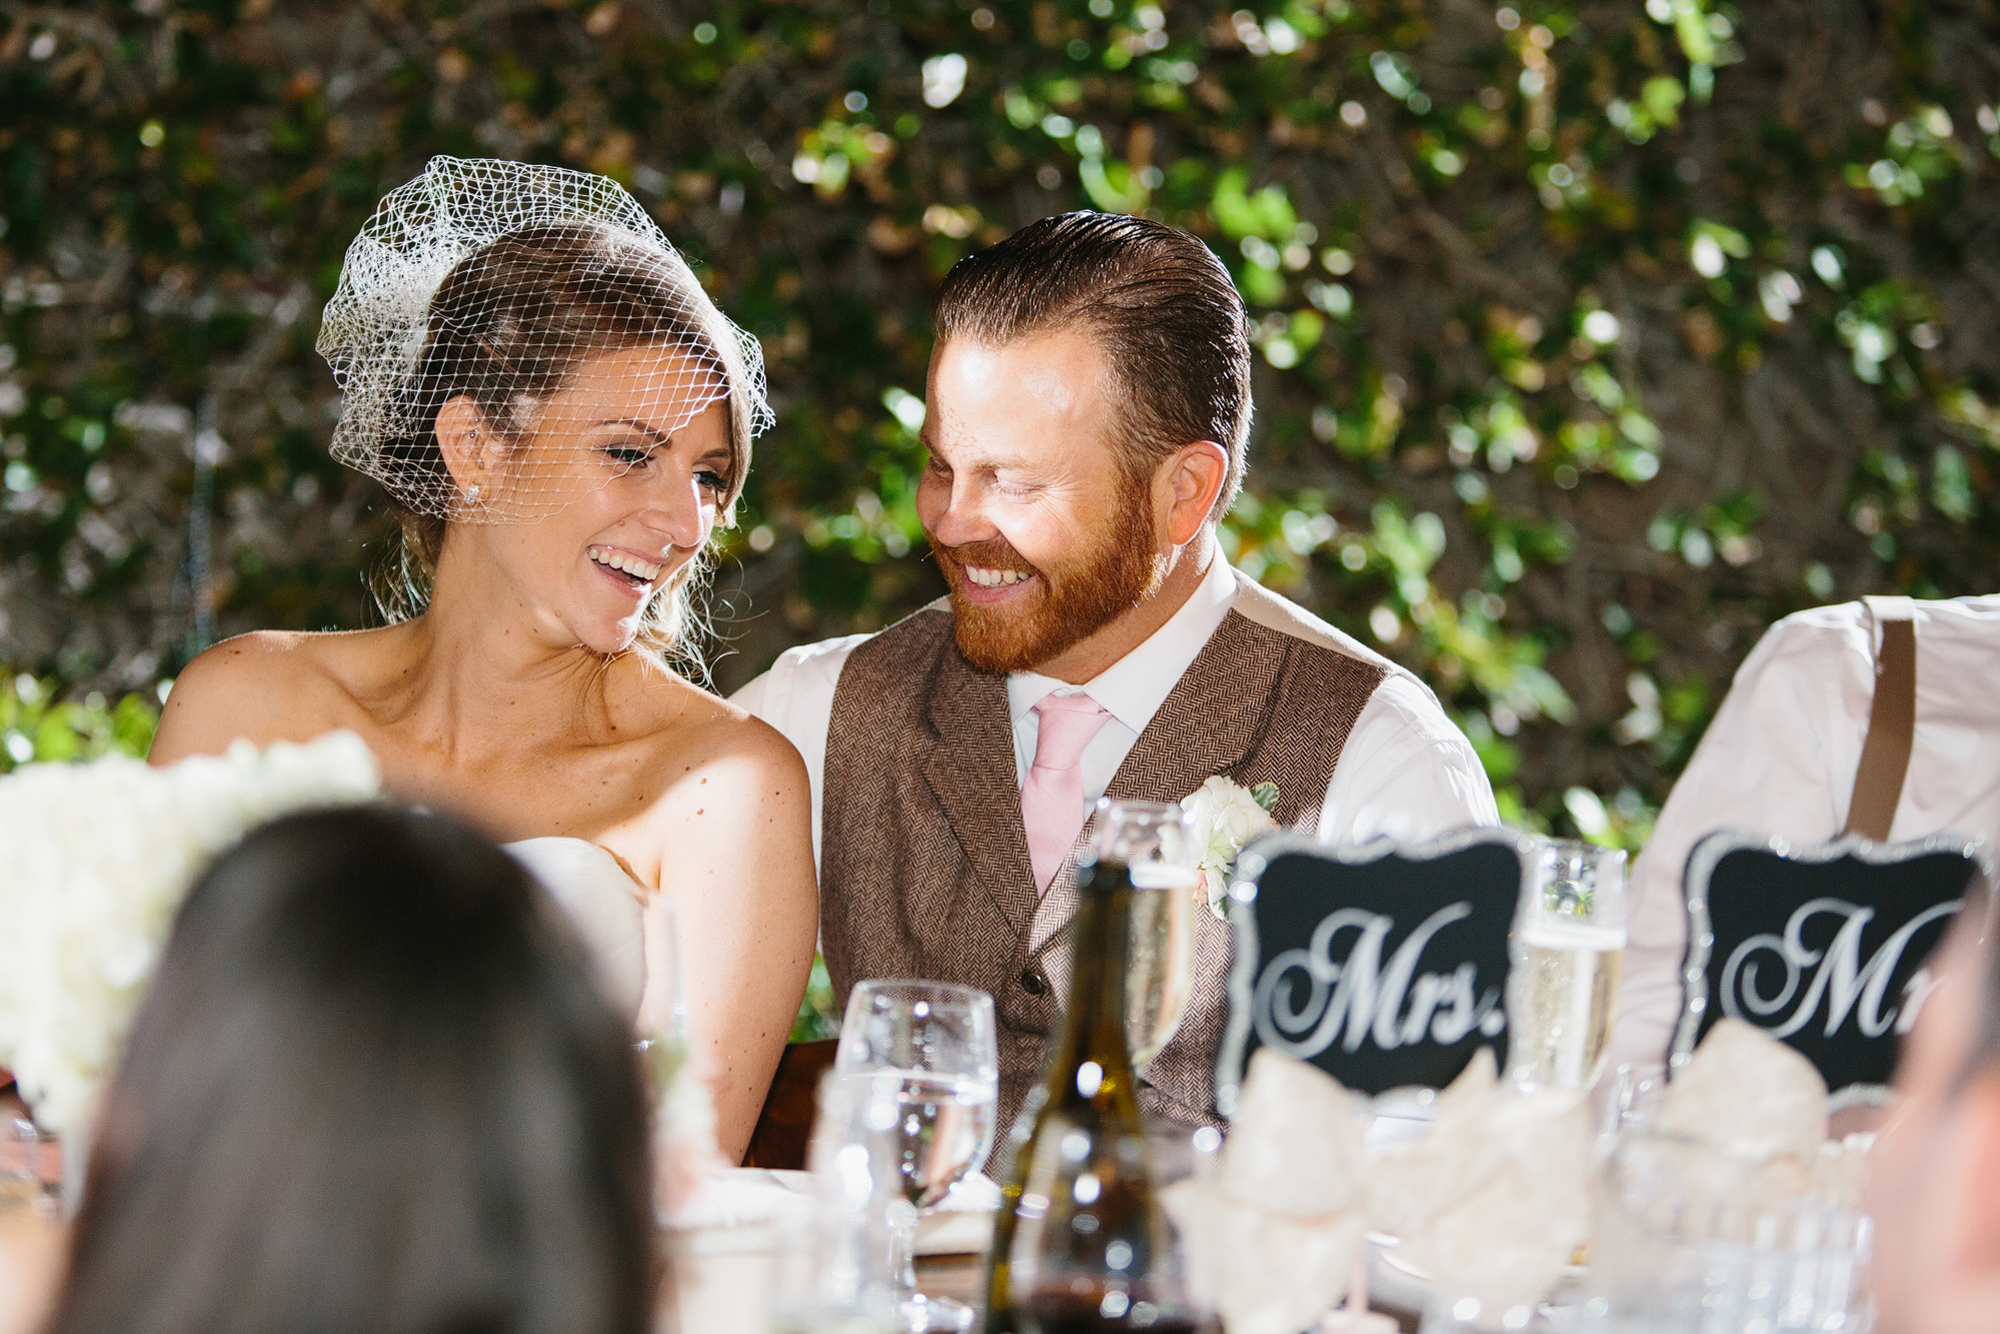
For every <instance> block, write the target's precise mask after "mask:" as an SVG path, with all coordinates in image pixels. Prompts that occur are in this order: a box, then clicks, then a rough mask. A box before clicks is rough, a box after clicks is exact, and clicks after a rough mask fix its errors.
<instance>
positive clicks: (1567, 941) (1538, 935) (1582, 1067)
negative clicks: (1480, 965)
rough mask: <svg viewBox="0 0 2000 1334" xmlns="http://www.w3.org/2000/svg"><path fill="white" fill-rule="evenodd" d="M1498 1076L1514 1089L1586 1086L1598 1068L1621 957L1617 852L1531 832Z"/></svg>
mask: <svg viewBox="0 0 2000 1334" xmlns="http://www.w3.org/2000/svg"><path fill="white" fill-rule="evenodd" d="M1515 930H1516V934H1517V936H1518V941H1517V946H1516V956H1517V957H1516V961H1515V966H1514V970H1513V973H1512V974H1511V975H1510V977H1509V979H1508V996H1507V1028H1508V1033H1507V1077H1508V1079H1509V1080H1510V1081H1511V1082H1513V1083H1514V1084H1515V1085H1517V1086H1518V1087H1521V1088H1528V1089H1536V1088H1558V1089H1587V1088H1589V1087H1591V1086H1592V1085H1593V1084H1595V1083H1596V1082H1597V1077H1598V1076H1599V1075H1600V1074H1602V1073H1603V1070H1604V1058H1605V1052H1606V1048H1607V1047H1608V1046H1609V1044H1610V1040H1611V1026H1612V1023H1613V1021H1614V1020H1615V1019H1616V1018H1617V1012H1618V979H1619V974H1620V972H1621V971H1622V969H1623V966H1624V960H1625V853H1624V850H1623V849H1620V848H1600V847H1598V846H1596V845H1595V844H1591V843H1578V842H1573V841H1568V840H1559V839H1544V840H1540V847H1539V850H1538V853H1537V856H1536V862H1535V866H1534V868H1533V873H1532V874H1531V875H1530V876H1529V877H1528V885H1527V897H1526V901H1525V902H1524V903H1523V904H1522V905H1521V910H1520V914H1519V916H1518V918H1517V920H1516V923H1515Z"/></svg>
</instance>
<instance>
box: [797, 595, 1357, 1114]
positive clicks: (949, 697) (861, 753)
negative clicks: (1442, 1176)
mask: <svg viewBox="0 0 2000 1334" xmlns="http://www.w3.org/2000/svg"><path fill="white" fill-rule="evenodd" d="M1248 598H1256V599H1260V600H1267V601H1269V602H1271V603H1275V604H1276V605H1277V607H1278V608H1281V609H1282V610H1281V611H1280V613H1279V619H1288V618H1299V617H1300V615H1301V614H1300V613H1299V612H1298V611H1297V610H1296V609H1295V608H1293V607H1292V606H1291V605H1290V604H1289V603H1285V602H1283V600H1282V599H1279V598H1277V597H1276V596H1275V595H1273V594H1270V593H1267V592H1265V591H1264V590H1262V589H1260V588H1257V587H1255V586H1246V587H1244V588H1243V590H1242V592H1241V593H1240V594H1239V602H1238V606H1241V605H1242V599H1248ZM1383 675H1384V671H1383V669H1382V668H1381V667H1379V666H1377V665H1376V664H1373V663H1368V662H1363V661H1361V660H1359V659H1356V658H1353V657H1350V656H1348V655H1347V654H1344V653H1341V652H1338V651H1336V650H1334V649H1330V648H1325V647H1322V646H1321V645H1319V644H1316V643H1312V642H1309V641H1307V640H1305V639H1301V638H1297V637H1294V636H1292V635H1289V634H1286V633H1284V632H1282V631H1280V630H1274V629H1271V628H1269V627H1268V626H1266V625H1262V624H1259V623H1258V622H1256V621H1253V620H1251V619H1249V618H1248V617H1246V616H1244V615H1243V614H1242V613H1241V612H1240V611H1236V610H1232V611H1231V612H1230V613H1229V614H1228V615H1227V616H1226V617H1225V618H1224V619H1223V622H1222V625H1221V626H1220V627H1219V628H1218V629H1217V630H1216V632H1215V633H1214V634H1213V635H1212V636H1210V638H1209V641H1208V643H1207V644H1206V645H1205V646H1204V647H1203V648H1202V650H1201V653H1200V654H1199V655H1198V656H1197V657H1196V658H1195V660H1194V663H1193V664H1192V665H1191V666H1190V667H1189V668H1188V670H1187V672H1186V674H1185V675H1183V676H1182V677H1181V679H1180V681H1179V683H1178V684H1176V685H1175V687H1174V689H1173V691H1172V692H1171V693H1170V694H1169V695H1168V696H1167V699H1166V702H1165V703H1163V704H1162V705H1161V706H1160V710H1159V712H1158V713H1157V714H1155V715H1154V717H1153V721H1152V722H1151V724H1150V725H1148V726H1147V728H1146V730H1145V731H1144V732H1143V733H1141V734H1140V736H1139V739H1138V742H1137V743H1136V744H1135V745H1134V746H1133V748H1132V751H1131V753H1130V754H1129V755H1128V756H1126V758H1125V762H1124V764H1123V765H1121V766H1120V767H1119V770H1118V772H1117V774H1116V775H1114V776H1113V778H1112V780H1111V784H1110V787H1109V788H1108V789H1107V795H1109V796H1112V797H1125V798H1132V799H1139V800H1146V801H1178V800H1180V799H1181V798H1182V797H1184V796H1186V795H1187V794H1188V793H1190V792H1193V791H1194V790H1195V789H1196V788H1198V787H1200V786H1201V785H1202V783H1203V782H1204V781H1206V780H1207V779H1208V778H1210V777H1212V776H1214V775H1216V774H1223V775H1226V776H1228V777H1230V778H1232V779H1234V780H1236V781H1237V782H1239V783H1241V784H1243V785H1244V786H1246V787H1249V786H1252V785H1254V784H1257V783H1265V782H1269V783H1276V784H1277V785H1278V791H1279V798H1278V809H1277V812H1276V814H1277V819H1278V822H1279V823H1280V824H1282V825H1292V824H1297V823H1300V822H1302V821H1303V822H1305V823H1306V824H1307V827H1311V825H1312V824H1313V823H1314V822H1316V821H1317V819H1318V816H1319V810H1320V806H1321V803H1322V802H1323V801H1324V800H1325V797H1326V788H1327V783H1328V781H1329V780H1330V779H1331V778H1332V776H1333V768H1334V764H1335V763H1336V762H1337V761H1338V760H1339V758H1340V751H1341V748H1342V747H1343V746H1344V745H1345V744H1346V743H1347V735H1348V733H1349V731H1351V730H1352V728H1353V726H1354V720H1355V718H1356V717H1358V716H1359V715H1360V712H1361V709H1362V706H1363V705H1364V704H1366V703H1367V702H1368V697H1369V696H1370V695H1371V694H1373V693H1374V690H1375V687H1376V686H1377V685H1378V684H1379V683H1380V682H1381V680H1382V678H1383ZM823 791H824V797H823V799H822V800H823V807H822V817H823V823H822V833H821V840H820V842H821V848H820V943H821V947H822V949H823V950H824V951H825V953H826V962H827V969H828V971H829V973H830V974H831V975H832V980H833V988H834V994H835V997H836V998H837V999H838V1000H839V1001H840V1003H841V1004H842V1005H845V1003H846V997H847V992H848V990H849V988H851V987H852V986H853V985H854V983H856V982H857V981H860V980H862V979H864V978H871V977H920V978H930V979H935V980H940V981H949V982H959V983H964V984H966V985H969V986H975V987H979V988H981V989H983V990H985V991H989V992H991V993H992V995H993V1000H994V1004H995V1006H996V1008H997V1010H998V1016H999V1024H1000V1033H999V1041H1000V1118H999V1119H1000V1125H999V1131H998V1137H997V1138H996V1140H995V1143H996V1144H1004V1143H1006V1135H1007V1130H1008V1127H1009V1126H1010V1125H1011V1123H1012V1122H1013V1119H1014V1114H1015V1112H1016V1111H1017V1110H1018V1109H1019V1108H1020V1106H1021V1100H1022V1098H1023V1097H1024V1096H1025V1095H1026V1093H1027V1090H1028V1087H1029V1085H1030V1083H1031V1082H1032V1081H1033V1080H1034V1079H1035V1078H1036V1077H1037V1074H1038V1071H1039V1068H1040V1065H1041V1061H1042V1057H1043V1050H1044V1048H1045V1047H1046V1045H1047V1043H1048V1040H1049V1035H1050V1033H1051V1032H1052V1031H1053V1030H1054V1028H1055V1026H1056V1025H1057V1024H1058V1023H1059V1022H1060V1021H1061V1014H1062V1003H1063V997H1064V995H1066V994H1067V991H1068V980H1069V949H1070V946H1069V939H1068V928H1069V925H1070V921H1071V919H1072V918H1073V917H1074V916H1075V913H1076V867H1075V852H1074V851H1072V852H1071V855H1070V858H1069V860H1068V861H1066V862H1065V863H1064V865H1063V867H1062V869H1061V870H1059V871H1058V872H1057V873H1056V878H1055V881H1054V883H1052V884H1051V885H1050V886H1049V890H1048V892H1047V893H1046V894H1045V895H1043V896H1041V898H1040V901H1039V902H1038V901H1037V898H1036V894H1035V885H1034V879H1033V872H1032V871H1031V870H1030V869H1029V864H1028V842H1027V834H1026V832H1025V831H1024V830H1023V828H1022V825H1021V792H1020V785H1019V783H1018V782H1017V780H1016V778H1015V768H1014V738H1013V728H1012V724H1011V722H1010V720H1009V717H1008V711H1007V684H1006V679H1005V678H1004V677H1001V676H995V675H990V674H986V673H981V672H978V671H975V670H974V669H973V668H972V667H971V666H970V665H969V664H967V662H966V661H965V659H964V658H963V657H961V656H960V655H959V652H958V649H957V647H956V646H955V645H954V644H953V642H952V633H951V616H950V614H949V613H948V612H944V611H941V610H935V609H929V608H927V609H925V610H924V611H920V612H918V613H917V614H916V615H914V616H911V617H909V618H908V619H906V620H904V621H901V622H899V623H898V624H896V625H894V626H892V627H890V628H889V629H888V630H886V631H884V632H883V633H881V634H879V635H877V636H876V637H875V638H873V639H871V640H869V641H868V642H866V643H864V644H863V645H862V646H861V647H859V648H857V649H856V650H855V651H854V653H853V655H852V656H851V657H850V658H849V659H848V660H847V663H846V665H845V667H844V668H843V669H842V672H841V676H840V683H839V685H838V687H837V688H836V689H835V692H834V697H833V713H832V718H831V721H830V725H829V727H828V731H827V742H826V778H825V786H824V789H823ZM1080 841H1081V840H1079V842H1080ZM1197 921H1198V923H1199V925H1198V927H1197V935H1196V947H1195V960H1196V978H1195V990H1194V995H1193V998H1192V1000H1191V1001H1190V1002H1189V1005H1188V1011H1187V1016H1186V1018H1185V1019H1184V1020H1183V1021H1182V1023H1181V1027H1180V1031H1179V1033H1178V1034H1177V1035H1176V1036H1175V1037H1174V1040H1173V1041H1172V1042H1170V1043H1169V1044H1168V1045H1167V1047H1166V1048H1165V1049H1164V1050H1163V1051H1161V1052H1160V1054H1159V1055H1158V1056H1157V1057H1155V1058H1154V1060H1153V1064H1152V1066H1151V1068H1150V1069H1149V1070H1148V1071H1147V1073H1146V1083H1148V1084H1150V1085H1151V1086H1152V1088H1151V1090H1150V1092H1149V1093H1148V1096H1147V1098H1146V1102H1147V1104H1148V1110H1149V1111H1153V1112H1156V1113H1159V1114H1161V1115H1164V1116H1168V1117H1172V1118H1174V1119H1177V1120H1181V1121H1186V1122H1208V1123H1215V1122H1216V1120H1217V1118H1216V1114H1215V1085H1214V1081H1215V1057H1216V1047H1217V1044H1218V1043H1219V1042H1220V1041H1221V1037H1222V1031H1223V1027H1224V1024H1225V1022H1226V1019H1227V1009H1228V995H1227V979H1228V976H1229V964H1230V959H1231V956H1232V952H1233V951H1232V944H1231V937H1230V931H1229V928H1228V927H1227V926H1226V925H1224V924H1223V923H1222V922H1220V921H1218V920H1217V919H1215V918H1214V917H1212V916H1211V915H1209V914H1208V913H1206V912H1203V913H1199V914H1197Z"/></svg>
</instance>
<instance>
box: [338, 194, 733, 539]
mask: <svg viewBox="0 0 2000 1334" xmlns="http://www.w3.org/2000/svg"><path fill="white" fill-rule="evenodd" d="M318 348H319V352H320V354H321V355H322V356H324V357H325V358H326V360H327V364H328V365H330V366H331V367H332V368H333V375H334V379H335V380H336V381H337V382H338V383H339V385H340V387H341V390H342V392H343V394H344V395H345V398H344V402H343V407H342V412H341V417H340V423H339V425H338V426H337V427H335V429H334V434H333V446H332V448H333V455H334V457H335V458H337V459H339V460H340V461H341V462H342V463H345V464H347V465H349V466H350V467H353V468H355V469H357V470H359V471H361V472H364V473H366V474H368V475H369V476H371V477H373V478H375V479H376V480H378V481H379V482H381V483H382V484H383V485H384V486H385V487H387V488H388V490H389V491H390V493H391V494H392V495H394V496H395V497H396V498H397V500H398V501H400V502H401V504H402V505H403V506H404V507H406V508H407V509H408V510H409V511H410V513H411V514H412V515H413V516H419V517H420V518H424V519H432V520H435V519H446V520H450V521H452V522H471V523H486V522H502V523H516V522H523V521H530V520H534V519H538V518H541V517H545V516H547V515H549V514H553V513H555V512H557V511H559V510H562V509H564V508H565V507H567V506H569V505H571V504H574V503H576V502H577V501H578V500H581V499H584V498H585V497H592V496H595V497H597V498H598V499H600V500H603V501H605V502H606V503H607V504H608V505H610V506H612V507H613V508H615V507H616V506H618V505H620V504H625V503H627V502H629V503H630V505H632V506H640V505H645V504H648V503H653V502H652V501H651V500H649V494H650V493H649V492H647V490H646V488H649V487H651V488H660V487H669V488H671V487H672V486H674V485H678V486H679V487H680V488H681V490H682V492H683V493H685V491H686V488H687V485H688V481H689V477H688V467H687V464H688V460H689V459H690V458H692V460H693V463H694V468H695V471H694V477H695V485H697V486H699V487H701V488H703V494H704V495H705V496H707V497H708V498H710V499H712V500H713V501H714V503H715V505H716V507H717V510H718V512H719V513H722V514H725V515H726V514H727V512H728V510H729V508H730V506H731V505H732V504H733V503H734V501H735V499H736V496H737V494H738V493H739V492H740V491H741V489H742V486H743V478H744V474H745V472H746V471H747V470H748V468H749V463H750V439H751V437H752V436H753V435H754V434H756V433H757V432H758V431H760V430H762V429H764V428H765V427H766V426H768V425H769V424H770V422H771V410H770V408H769V406H768V405H767V404H766V402H765V398H764V373H763V357H762V354H761V351H760V349H759V347H758V344H757V340H756V339H755V338H753V337H751V336H750V335H748V334H746V333H744V332H743V331H742V330H740V329H738V328H737V327H736V326H735V325H733V324H731V323H730V322H729V320H728V319H727V318H725V317H724V316H723V314H722V312H721V311H719V310H717V309H716V307H715V304H714V303H713V302H712V301H710V300H709V298H708V295H707V294H706V293H705V292H703V290H702V288H701V284H700V282H699V281H697V280H696V278H695V276H694V274H693V272H692V271H691V270H690V269H689V268H688V265H687V263H686V261H685V260H683V259H682V258H681V256H680V255H679V254H678V253H677V252H676V251H675V250H674V248H673V246H672V245H671V244H669V243H668V241H667V238H666V237H665V235H663V234H662V233H661V231H660V229H659V228H658V227H657V226H656V225H655V224H654V223H653V220H652V219H651V218H650V217H648V216H647V215H646V212H645V210H644V209H642V208H640V206H639V204H638V202H637V201H636V200H634V199H633V198H632V196H631V195H629V194H627V193H626V192H625V190H624V189H623V188H622V187H621V186H619V184H618V183H617V182H615V181H612V180H610V179H608V178H606V177H603V176H595V175H591V174H589V173H587V172H578V171H568V170H565V169H562V168H559V167H546V166H536V165H532V164H527V163H519V162H506V161H494V160H475V161H467V160H463V159H458V158H449V157H436V158H433V159H431V162H430V164H429V166H428V167H427V168H426V169H425V171H424V174H423V175H422V176H419V177H418V178H417V179H415V180H413V181H411V182H409V183H408V184H407V185H404V186H402V187H400V188H398V189H397V190H395V191H393V192H392V193H390V194H389V195H388V196H387V197H386V198H384V199H383V201H382V203H381V206H380V207H379V208H377V209H376V211H375V214H374V216H372V217H371V218H370V219H369V220H368V222H367V223H366V224H365V225H364V226H363V227H362V229H361V233H360V235H358V236H357V237H355V239H354V243H353V244H352V245H351V246H349V247H348V251H347V258H346V261H345V263H344V264H343V265H342V268H341V273H340V285H339V287H338V289H337V290H336V291H335V292H334V295H333V299H332V300H331V301H329V302H328V303H327V307H326V312H325V316H324V320H323V322H322V324H321V327H320V334H319V340H318ZM718 407H719V410H715V411H711V409H718ZM683 431H685V432H686V434H685V435H683V434H682V433H683ZM676 459H677V460H678V461H677V462H676ZM670 463H672V464H673V465H674V466H669V464H670ZM676 467H677V468H678V480H677V481H676V476H675V470H676ZM612 487H615V488H618V489H617V490H615V491H606V488H612Z"/></svg>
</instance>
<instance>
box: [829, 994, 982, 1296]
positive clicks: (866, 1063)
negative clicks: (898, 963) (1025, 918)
mask: <svg viewBox="0 0 2000 1334" xmlns="http://www.w3.org/2000/svg"><path fill="white" fill-rule="evenodd" d="M834 1069H835V1070H836V1071H838V1072H840V1073H842V1074H845V1075H864V1074H872V1075H876V1076H877V1078H878V1080H879V1079H882V1078H884V1077H885V1076H891V1077H893V1079H894V1081H895V1083H896V1089H895V1093H894V1103H895V1117H894V1121H893V1125H894V1136H895V1139H896V1144H897V1148H896V1160H897V1172H898V1175H899V1176H900V1178H901V1186H902V1198H900V1199H897V1200H895V1201H893V1202H892V1203H891V1204H890V1205H889V1213H890V1220H889V1221H890V1224H891V1227H892V1229H893V1231H894V1234H895V1255H894V1260H893V1267H892V1272H893V1274H894V1276H895V1280H896V1287H897V1296H898V1299H899V1302H898V1306H899V1310H900V1311H901V1313H902V1317H903V1320H904V1322H905V1327H906V1328H907V1329H909V1330H910V1331H911V1334H923V1332H924V1331H927V1330H950V1331H961V1330H965V1329H969V1328H970V1327H971V1325H972V1308H970V1307H968V1306H967V1305H966V1304H965V1303H963V1302H959V1301H954V1300H952V1299H950V1298H946V1297H926V1296H924V1295H923V1294H922V1293H920V1292H918V1291H917V1290H916V1287H917V1284H916V1261H915V1252H916V1232H917V1217H918V1215H919V1214H921V1213H922V1212H924V1211H925V1210H928V1209H930V1208H931V1207H932V1206H934V1205H936V1204H937V1203H938V1202H939V1201H941V1200H942V1199H944V1197H945V1196H946V1195H947V1194H949V1193H950V1191H951V1188H952V1186H953V1185H954V1184H956V1183H957V1182H958V1181H959V1180H961V1179H962V1178H963V1177H964V1176H965V1174H966V1173H967V1172H968V1171H970V1170H972V1168H973V1167H975V1166H976V1165H978V1164H980V1163H983V1162H985V1161H986V1155H987V1153H988V1152H989V1151H990V1150H991V1149H992V1147H993V1122H994V1102H995V1100H996V1099H997V1098H998V1096H999V1087H1000V1062H999V1046H998V1042H997V1039H996V1036H995V1023H994V1016H993V998H992V997H991V996H989V995H987V994H986V993H985V992H983V991H979V990H977V989H975V988H973V987H961V986H955V985H953V984H951V983H949V982H914V981H901V980H896V979H878V980H875V981H869V982H863V983H861V984H859V985H858V986H856V987H855V988H854V991H853V993H852V994H851V995H850V996H849V997H848V999H847V1014H846V1016H845V1018H844V1019H843V1020H842V1022H841V1026H840V1046H839V1048H838V1049H837V1050H836V1054H835V1056H834Z"/></svg>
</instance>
